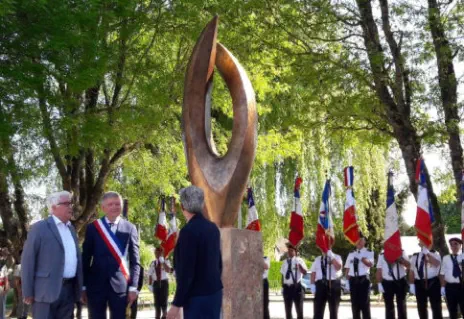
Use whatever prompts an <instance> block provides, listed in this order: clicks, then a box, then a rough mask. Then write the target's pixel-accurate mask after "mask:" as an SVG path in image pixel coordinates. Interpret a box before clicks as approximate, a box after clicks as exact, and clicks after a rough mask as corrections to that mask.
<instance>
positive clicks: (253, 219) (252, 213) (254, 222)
mask: <svg viewBox="0 0 464 319" xmlns="http://www.w3.org/2000/svg"><path fill="white" fill-rule="evenodd" d="M247 193H248V197H247V200H248V218H247V227H246V229H249V230H254V231H261V224H260V222H259V218H258V210H257V209H256V206H255V201H254V199H253V190H252V189H251V187H249V188H248V191H247Z"/></svg>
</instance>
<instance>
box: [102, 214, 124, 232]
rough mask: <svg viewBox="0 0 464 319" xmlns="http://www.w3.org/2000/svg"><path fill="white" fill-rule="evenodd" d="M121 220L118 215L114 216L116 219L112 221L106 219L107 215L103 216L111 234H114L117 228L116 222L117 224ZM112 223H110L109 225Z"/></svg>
mask: <svg viewBox="0 0 464 319" xmlns="http://www.w3.org/2000/svg"><path fill="white" fill-rule="evenodd" d="M120 220H121V217H120V216H118V217H116V219H115V220H114V222H110V220H109V219H108V217H105V221H106V222H107V223H108V225H109V226H110V229H111V231H112V232H113V234H116V231H117V230H118V224H119V221H120ZM110 224H112V225H110Z"/></svg>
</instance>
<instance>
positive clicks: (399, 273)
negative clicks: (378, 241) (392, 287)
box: [377, 250, 409, 281]
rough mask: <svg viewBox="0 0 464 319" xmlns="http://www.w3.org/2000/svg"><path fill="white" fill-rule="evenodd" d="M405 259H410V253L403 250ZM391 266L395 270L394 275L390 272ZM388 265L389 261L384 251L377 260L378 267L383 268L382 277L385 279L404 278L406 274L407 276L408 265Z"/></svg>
mask: <svg viewBox="0 0 464 319" xmlns="http://www.w3.org/2000/svg"><path fill="white" fill-rule="evenodd" d="M402 257H403V259H404V260H406V261H409V258H408V255H407V254H406V252H405V251H404V250H403V255H402ZM390 267H391V271H392V272H393V277H392V275H391V273H390ZM390 267H389V266H388V262H387V261H386V260H385V257H384V255H383V253H381V254H380V255H379V259H378V260H377V269H382V278H383V279H385V280H389V281H391V280H399V279H402V278H403V277H404V276H406V267H405V266H404V265H401V264H400V263H397V262H396V263H394V264H392V265H390Z"/></svg>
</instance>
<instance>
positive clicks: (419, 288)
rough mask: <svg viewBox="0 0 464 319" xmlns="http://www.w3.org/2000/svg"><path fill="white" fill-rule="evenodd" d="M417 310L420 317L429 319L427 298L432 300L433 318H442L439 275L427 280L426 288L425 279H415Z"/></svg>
mask: <svg viewBox="0 0 464 319" xmlns="http://www.w3.org/2000/svg"><path fill="white" fill-rule="evenodd" d="M414 284H415V286H416V300H417V312H418V313H419V318H420V319H427V318H428V316H429V315H428V313H427V299H428V300H429V301H430V306H431V308H432V317H433V319H442V318H443V314H442V311H441V291H440V290H441V286H440V281H439V280H438V277H434V278H432V279H429V280H427V288H425V280H415V281H414Z"/></svg>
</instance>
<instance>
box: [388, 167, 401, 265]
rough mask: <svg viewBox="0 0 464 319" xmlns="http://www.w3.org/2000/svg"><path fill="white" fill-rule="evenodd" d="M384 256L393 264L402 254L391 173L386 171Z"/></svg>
mask: <svg viewBox="0 0 464 319" xmlns="http://www.w3.org/2000/svg"><path fill="white" fill-rule="evenodd" d="M384 240H385V241H384V243H383V250H384V257H385V260H386V261H387V262H388V263H390V264H393V263H394V262H396V261H397V260H398V258H400V257H401V256H402V255H403V252H402V247H401V236H400V230H399V228H398V211H397V210H396V204H395V189H394V188H393V173H392V172H391V171H390V172H389V173H388V186H387V211H386V213H385V233H384Z"/></svg>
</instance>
